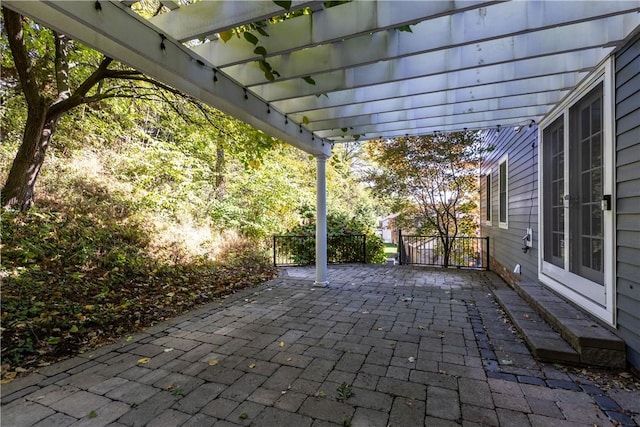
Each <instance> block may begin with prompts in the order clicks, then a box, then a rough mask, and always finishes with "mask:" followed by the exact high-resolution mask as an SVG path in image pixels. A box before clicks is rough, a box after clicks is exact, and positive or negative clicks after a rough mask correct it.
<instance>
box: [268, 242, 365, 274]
mask: <svg viewBox="0 0 640 427" xmlns="http://www.w3.org/2000/svg"><path fill="white" fill-rule="evenodd" d="M366 260H367V236H366V235H365V234H340V235H330V236H328V237H327V262H328V263H329V264H344V263H366ZM315 262H316V238H315V236H287V235H282V236H273V265H274V266H276V267H285V266H296V265H312V264H315Z"/></svg>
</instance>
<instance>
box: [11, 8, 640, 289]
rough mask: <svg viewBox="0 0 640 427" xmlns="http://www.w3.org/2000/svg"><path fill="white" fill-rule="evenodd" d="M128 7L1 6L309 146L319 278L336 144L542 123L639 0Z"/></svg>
mask: <svg viewBox="0 0 640 427" xmlns="http://www.w3.org/2000/svg"><path fill="white" fill-rule="evenodd" d="M134 3H136V0H121V1H117V0H97V1H89V0H86V1H42V0H33V1H20V0H3V2H2V5H3V6H6V7H9V8H11V9H14V10H16V11H18V12H20V13H22V14H24V15H26V16H30V17H32V18H33V19H34V20H36V21H37V22H39V23H41V24H44V25H46V26H48V27H50V28H53V29H55V30H57V31H59V32H61V33H65V34H67V35H68V36H70V37H72V38H74V39H76V40H79V41H81V42H83V43H85V44H87V45H88V46H91V47H93V48H95V49H97V50H99V51H101V52H103V53H104V54H106V55H108V56H110V57H112V58H115V59H117V60H119V61H121V62H123V63H125V64H128V65H130V66H131V67H133V68H136V69H138V70H140V71H142V72H144V73H146V74H148V75H150V76H152V77H155V78H157V79H159V80H161V81H163V82H164V83H167V84H169V85H171V86H173V87H175V88H176V89H179V90H181V91H183V92H185V93H187V94H189V95H192V96H194V97H196V98H198V99H200V100H202V101H203V102H206V103H208V104H210V105H211V106H213V107H216V108H218V109H220V110H222V111H224V112H226V113H228V114H230V115H232V116H234V117H236V118H238V119H241V120H243V121H245V122H247V123H249V124H251V125H253V126H255V127H256V128H258V129H261V130H263V131H265V132H267V133H269V134H270V135H272V136H274V137H277V138H280V139H282V140H283V141H285V142H287V143H289V144H292V145H294V146H296V147H298V148H300V149H302V150H304V151H306V152H308V153H310V154H312V155H313V156H315V157H316V159H317V168H318V171H317V173H318V179H317V212H318V218H317V230H316V232H317V239H316V245H317V260H316V283H317V284H318V285H322V284H326V283H327V267H326V185H325V161H326V159H327V158H328V157H329V156H330V154H331V147H332V145H333V144H334V143H340V142H348V141H353V140H368V139H374V138H392V137H398V136H405V135H424V134H428V133H433V132H451V131H460V130H464V129H469V130H474V129H489V128H499V127H514V126H522V125H526V124H530V123H535V122H538V121H539V120H540V119H541V118H542V117H544V116H545V115H546V114H547V113H549V111H551V109H552V108H553V107H554V105H556V104H557V103H558V102H559V101H560V100H561V99H562V98H563V97H564V96H565V95H567V94H568V92H569V91H570V90H571V89H572V88H574V87H575V86H576V85H578V84H579V82H580V81H581V80H582V79H583V78H584V77H586V76H587V75H588V73H589V72H590V71H591V70H593V69H594V68H595V67H596V66H597V65H598V64H599V63H600V62H601V61H603V60H604V59H605V58H606V57H607V56H608V55H609V54H610V53H611V52H612V51H613V50H615V49H616V48H617V47H618V46H620V45H621V44H622V43H623V41H624V40H625V39H626V38H627V37H629V36H630V35H631V34H633V33H635V32H637V31H639V30H640V1H638V0H631V1H616V0H602V1H553V0H540V1H507V2H500V1H480V0H465V1H454V0H451V1H401V0H385V1H382V0H380V1H375V0H363V1H360V0H355V1H352V2H347V3H343V4H337V5H334V6H331V5H330V4H329V2H327V3H325V2H322V1H301V0H296V1H293V2H291V6H290V9H291V10H299V9H305V8H306V9H307V13H305V14H302V15H300V16H296V17H293V18H291V19H284V20H278V21H279V22H277V23H272V24H269V25H267V26H266V27H264V28H263V30H264V31H265V32H266V33H267V34H268V37H267V36H265V35H263V34H260V33H258V32H256V31H252V32H251V34H253V35H255V37H256V39H255V40H247V38H245V37H232V38H231V39H229V40H227V41H226V42H225V41H224V40H223V37H221V36H220V34H225V33H224V32H225V31H227V30H229V29H232V28H237V27H239V26H241V25H246V24H250V23H255V22H260V21H265V20H267V19H269V18H273V17H280V16H283V15H284V13H285V12H286V10H285V9H283V7H282V6H281V5H278V4H276V3H275V2H273V1H233V0H203V1H200V2H192V1H190V0H182V1H180V0H160V1H159V2H158V5H162V6H163V7H162V9H161V10H160V13H159V14H157V15H156V16H154V17H152V18H149V19H145V18H144V17H142V16H140V15H139V14H137V13H136V12H135V11H134V9H133V8H132V5H133V4H134ZM278 3H282V2H278ZM260 47H261V48H262V49H259V48H260ZM260 61H265V62H266V63H267V64H268V65H267V66H265V64H264V62H263V63H262V68H261V64H260ZM265 67H266V69H267V70H269V67H270V70H271V71H272V74H271V75H268V74H269V73H265ZM273 71H276V72H277V74H276V73H273Z"/></svg>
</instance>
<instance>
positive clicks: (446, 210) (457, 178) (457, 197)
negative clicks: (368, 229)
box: [365, 132, 483, 266]
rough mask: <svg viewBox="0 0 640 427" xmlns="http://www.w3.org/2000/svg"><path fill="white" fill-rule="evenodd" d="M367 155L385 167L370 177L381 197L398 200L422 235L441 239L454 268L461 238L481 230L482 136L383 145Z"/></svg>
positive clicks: (468, 134)
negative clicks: (454, 254)
mask: <svg viewBox="0 0 640 427" xmlns="http://www.w3.org/2000/svg"><path fill="white" fill-rule="evenodd" d="M365 149H366V151H367V153H368V155H369V156H370V158H371V159H372V160H373V161H374V163H375V164H376V165H377V166H379V169H377V170H374V171H372V172H371V173H370V174H369V176H368V177H367V179H368V180H369V181H370V182H371V183H372V185H373V187H374V189H375V192H376V194H378V195H380V196H382V197H385V196H389V195H392V196H393V197H394V200H395V201H396V207H397V208H398V209H399V211H401V212H402V213H403V214H404V215H403V216H404V217H405V220H409V221H411V223H413V224H414V228H415V229H416V230H418V231H421V232H423V233H429V234H436V235H437V236H438V238H439V239H440V242H441V244H442V248H443V252H444V253H443V257H444V264H445V266H448V264H449V258H450V255H451V250H452V248H453V244H454V241H455V239H456V237H458V236H459V235H461V234H463V235H473V234H475V231H476V229H477V225H476V221H475V211H476V208H477V204H476V202H475V198H476V197H477V188H478V187H477V186H478V179H477V176H478V170H477V168H478V166H479V161H480V158H481V156H482V154H483V149H482V148H481V147H480V144H479V137H478V134H477V133H475V132H454V133H449V134H437V135H433V136H432V135H429V136H420V137H405V138H395V139H387V140H377V141H371V142H370V143H369V144H367V146H366V148H365Z"/></svg>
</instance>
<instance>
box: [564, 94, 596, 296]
mask: <svg viewBox="0 0 640 427" xmlns="http://www.w3.org/2000/svg"><path fill="white" fill-rule="evenodd" d="M569 121H570V124H571V128H570V129H571V132H570V135H569V153H570V160H569V161H570V164H569V170H570V173H569V194H570V195H571V198H570V199H571V201H570V203H569V224H570V226H569V241H570V248H571V249H570V259H569V270H570V271H571V272H573V273H575V274H578V275H580V276H582V277H584V278H586V279H588V280H591V281H593V282H596V283H600V284H602V283H604V274H603V263H602V259H603V251H602V239H603V234H602V233H603V217H602V211H601V206H600V201H601V199H602V193H603V191H602V189H603V181H602V150H603V147H602V85H600V86H598V87H597V88H596V89H594V90H593V91H591V93H589V94H588V95H587V96H585V97H584V98H583V99H582V100H581V101H579V102H578V103H577V104H576V105H575V106H573V107H572V108H571V109H570V114H569Z"/></svg>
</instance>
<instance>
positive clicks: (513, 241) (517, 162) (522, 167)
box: [480, 125, 538, 281]
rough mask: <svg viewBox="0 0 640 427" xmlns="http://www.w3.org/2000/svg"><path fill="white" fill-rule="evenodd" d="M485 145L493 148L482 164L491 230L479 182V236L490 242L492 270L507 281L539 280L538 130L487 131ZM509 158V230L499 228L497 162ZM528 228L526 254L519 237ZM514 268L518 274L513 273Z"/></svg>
mask: <svg viewBox="0 0 640 427" xmlns="http://www.w3.org/2000/svg"><path fill="white" fill-rule="evenodd" d="M483 139H484V144H485V146H486V147H492V151H490V152H489V153H488V154H487V156H486V159H485V160H484V162H483V167H482V175H483V178H484V175H486V174H488V173H490V174H491V187H492V188H491V199H492V203H491V205H492V206H491V207H492V210H491V226H487V225H486V222H485V221H484V218H485V214H486V203H485V194H486V193H485V191H486V188H485V185H484V179H483V180H482V182H481V198H480V200H481V215H482V218H483V221H481V222H480V223H481V232H482V235H483V236H488V237H489V238H490V241H491V245H490V254H489V255H490V259H491V263H492V265H491V268H492V270H494V271H496V272H498V273H500V274H501V275H502V276H503V277H504V278H505V280H507V281H520V280H526V281H537V280H538V265H537V257H538V249H537V248H538V225H537V224H538V155H537V146H538V143H537V127H536V126H531V127H528V126H527V125H525V126H523V127H522V128H521V129H520V132H516V131H515V130H514V129H513V128H502V129H500V132H498V131H497V130H491V131H487V132H485V134H484V138H483ZM505 155H506V156H508V164H507V175H508V182H507V188H508V191H507V207H508V209H507V217H508V218H507V219H508V228H506V229H505V228H500V227H499V223H498V222H499V209H500V206H499V204H500V203H499V202H500V200H499V185H500V184H499V176H498V169H499V162H500V160H501V159H502V158H503V157H504V156H505ZM527 228H532V229H533V247H532V248H531V249H530V250H529V251H528V252H527V253H526V254H525V253H524V252H523V251H522V247H523V246H524V241H523V239H522V237H523V236H524V235H525V234H526V231H527ZM516 264H519V265H520V267H521V274H515V273H514V272H513V270H514V268H515V266H516Z"/></svg>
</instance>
